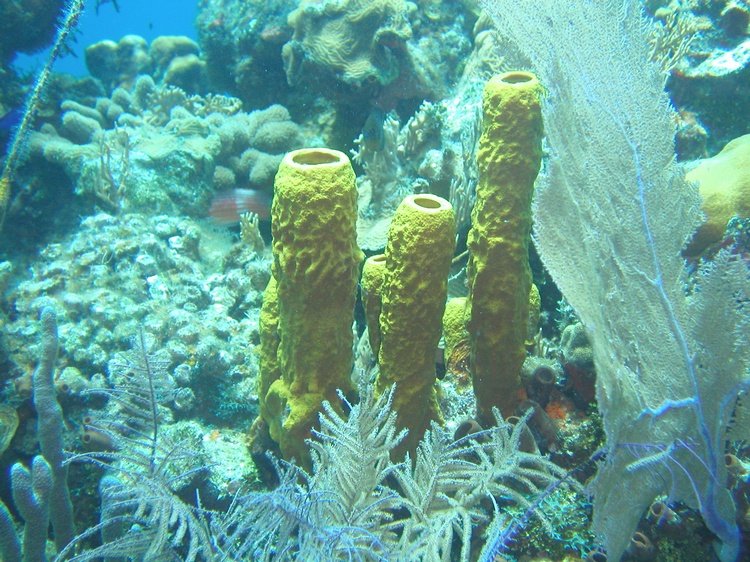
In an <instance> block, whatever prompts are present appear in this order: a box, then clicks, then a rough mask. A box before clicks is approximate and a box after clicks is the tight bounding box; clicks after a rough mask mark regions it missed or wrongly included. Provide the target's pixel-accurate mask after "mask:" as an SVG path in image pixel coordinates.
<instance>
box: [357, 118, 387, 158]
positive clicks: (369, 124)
mask: <svg viewBox="0 0 750 562" xmlns="http://www.w3.org/2000/svg"><path fill="white" fill-rule="evenodd" d="M384 123H385V113H383V111H382V110H380V109H378V108H377V107H376V108H375V109H373V110H372V111H371V112H370V115H368V116H367V120H366V121H365V126H364V127H363V128H362V144H363V145H364V146H366V147H367V148H368V149H369V150H372V151H373V152H374V151H376V150H383V146H385V132H384V131H383V124H384Z"/></svg>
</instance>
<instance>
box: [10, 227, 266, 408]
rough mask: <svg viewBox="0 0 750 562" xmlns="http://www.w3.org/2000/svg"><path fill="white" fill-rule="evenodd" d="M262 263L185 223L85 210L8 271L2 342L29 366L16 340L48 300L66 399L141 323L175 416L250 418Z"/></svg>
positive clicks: (30, 357) (95, 376)
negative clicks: (166, 361)
mask: <svg viewBox="0 0 750 562" xmlns="http://www.w3.org/2000/svg"><path fill="white" fill-rule="evenodd" d="M267 267H268V261H267V260H266V259H265V258H263V256H258V255H256V254H255V252H254V251H252V249H250V248H247V247H246V246H244V245H243V244H241V243H240V244H236V245H232V244H231V242H230V240H229V239H228V238H227V236H226V234H223V233H220V232H216V231H214V230H212V229H211V228H206V227H205V226H202V225H199V224H198V223H195V222H194V221H192V220H190V219H188V218H174V217H167V216H154V217H153V218H148V219H147V218H144V217H143V216H141V215H122V216H120V217H113V216H111V215H104V214H100V215H94V216H91V217H88V218H86V219H84V220H83V221H82V223H81V227H80V229H79V231H78V232H77V233H75V234H74V235H71V236H70V237H69V238H68V239H66V240H62V241H60V242H57V243H53V244H50V245H48V246H47V247H45V248H44V249H42V251H41V252H40V259H39V261H38V262H37V263H35V264H33V265H32V266H31V267H30V270H29V271H28V272H25V273H24V272H18V273H19V275H20V276H21V278H22V281H20V282H18V284H17V286H16V287H15V288H14V289H13V290H11V291H9V292H8V294H7V295H6V297H5V298H6V300H7V305H6V306H9V307H11V308H12V310H13V311H14V312H13V318H12V320H11V321H10V322H8V323H7V324H6V326H5V330H6V345H7V347H8V349H9V350H10V354H11V357H12V359H13V362H14V363H15V364H16V365H17V366H18V368H19V369H20V370H21V372H29V371H30V370H31V368H32V366H33V364H34V361H35V356H36V347H35V346H33V345H31V346H29V345H26V343H25V342H26V340H28V338H30V337H33V336H34V335H35V334H36V333H37V328H36V326H35V323H34V322H33V319H34V318H35V316H36V314H37V312H38V310H39V309H40V308H41V307H43V306H45V305H51V306H54V307H55V309H56V310H57V313H58V322H59V333H60V335H59V338H60V360H59V369H60V370H61V373H68V374H67V375H65V376H63V375H61V376H62V381H67V382H66V383H65V392H67V393H70V394H71V399H73V398H75V397H76V396H77V395H78V394H80V393H81V392H83V391H84V390H85V389H87V388H92V387H99V386H101V384H102V383H101V380H106V376H105V373H106V367H107V364H108V361H109V359H110V357H111V356H112V354H113V353H114V352H115V351H119V350H121V349H124V348H126V347H127V346H128V342H129V339H130V338H131V337H132V336H133V335H134V334H137V333H138V330H139V329H140V327H142V328H143V329H145V330H147V331H149V332H152V333H154V334H158V337H159V340H160V343H161V345H162V346H163V347H164V348H165V349H166V351H167V352H168V353H169V357H170V367H171V368H173V369H174V372H175V375H174V376H175V380H176V384H177V385H178V387H179V388H180V389H181V394H180V397H179V399H178V400H177V401H176V402H175V405H174V407H175V409H176V410H177V411H181V412H191V413H193V414H194V415H197V416H199V417H202V418H204V419H206V420H209V421H212V422H219V423H226V422H227V421H229V420H231V419H233V417H234V416H235V414H236V413H237V412H245V415H246V416H248V418H249V416H250V412H252V411H254V409H255V406H254V404H257V396H256V393H255V389H254V387H253V384H252V383H253V382H254V374H255V373H256V372H257V363H256V360H255V356H254V354H253V353H251V352H250V347H249V346H250V345H251V343H252V342H254V341H256V342H257V341H258V310H257V307H258V306H259V304H260V299H261V291H262V290H263V287H264V286H265V284H266V283H267V280H268V278H269V274H268V271H267ZM70 369H75V371H70ZM73 373H77V374H73ZM67 377H70V378H67ZM230 388H233V389H234V390H233V391H232V392H230V391H229V389H230ZM201 389H203V390H201ZM205 389H209V390H208V392H207V391H206V390H205ZM225 393H226V395H225ZM195 396H200V397H201V399H200V400H196V399H195ZM229 396H232V397H233V398H231V399H229V398H228V397H229ZM247 421H248V423H249V421H251V420H249V419H248V420H247Z"/></svg>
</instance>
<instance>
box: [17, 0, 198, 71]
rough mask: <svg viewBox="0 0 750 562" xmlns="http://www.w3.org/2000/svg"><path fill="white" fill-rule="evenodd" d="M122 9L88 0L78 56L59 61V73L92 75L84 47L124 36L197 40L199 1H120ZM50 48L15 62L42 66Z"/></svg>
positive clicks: (78, 39) (79, 33)
mask: <svg viewBox="0 0 750 562" xmlns="http://www.w3.org/2000/svg"><path fill="white" fill-rule="evenodd" d="M117 5H118V7H119V8H120V11H119V12H117V11H115V7H114V4H112V2H107V3H105V4H102V5H101V6H99V13H98V14H97V13H96V0H88V1H87V2H86V9H85V11H84V13H83V16H82V17H81V21H80V23H79V25H78V28H77V32H76V34H75V38H76V42H74V43H71V45H70V46H71V48H72V49H73V51H74V52H75V54H76V55H77V57H74V56H72V55H67V56H65V57H63V58H61V59H59V60H57V61H56V62H55V66H54V67H53V69H54V71H55V72H67V73H68V74H72V75H74V76H85V75H87V74H88V71H87V70H86V63H85V60H84V50H85V49H86V47H88V46H89V45H91V44H93V43H96V42H97V41H102V40H104V39H111V40H112V41H119V40H120V38H121V37H122V36H123V35H129V34H135V35H140V36H141V37H143V38H145V39H146V41H148V42H149V43H150V42H151V41H152V40H153V39H155V38H156V37H158V36H160V35H187V36H188V37H191V38H192V39H194V40H196V41H197V33H196V30H195V26H194V22H195V17H196V15H197V13H198V5H197V2H186V1H184V0H119V1H118V2H117ZM48 54H49V50H46V51H43V52H41V53H36V54H34V55H19V56H18V57H17V58H16V60H15V61H14V64H15V66H16V68H18V69H20V70H24V71H35V70H38V69H39V68H41V66H42V65H43V64H44V62H45V61H46V59H47V55H48Z"/></svg>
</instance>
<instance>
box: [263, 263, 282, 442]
mask: <svg viewBox="0 0 750 562" xmlns="http://www.w3.org/2000/svg"><path fill="white" fill-rule="evenodd" d="M258 324H259V326H258V327H259V332H260V353H259V354H258V363H259V366H260V367H259V370H260V377H259V379H258V399H259V402H260V415H261V416H262V417H263V419H265V420H266V421H269V418H270V417H271V416H270V415H269V414H268V411H267V410H266V394H267V393H268V389H269V388H270V387H271V384H273V382H274V381H276V380H278V379H280V378H281V369H279V361H278V351H279V333H278V327H279V294H278V291H277V287H276V278H275V277H274V276H273V275H272V276H271V279H269V280H268V285H266V290H265V291H264V292H263V304H262V305H261V307H260V318H259V321H258ZM276 421H278V420H276ZM279 426H280V424H278V423H276V425H275V426H271V425H270V423H269V431H270V432H271V435H272V437H273V439H274V440H275V441H278V439H279V434H280V427H279Z"/></svg>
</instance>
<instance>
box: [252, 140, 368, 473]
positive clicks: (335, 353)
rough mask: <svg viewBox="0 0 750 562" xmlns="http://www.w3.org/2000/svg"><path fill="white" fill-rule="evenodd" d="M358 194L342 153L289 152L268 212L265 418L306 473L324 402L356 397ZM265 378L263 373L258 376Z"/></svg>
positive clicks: (359, 255) (285, 450)
mask: <svg viewBox="0 0 750 562" xmlns="http://www.w3.org/2000/svg"><path fill="white" fill-rule="evenodd" d="M356 217H357V189H356V186H355V177H354V171H353V170H352V167H351V164H350V162H349V159H348V158H347V157H346V155H345V154H343V153H342V152H339V151H336V150H329V149H323V148H316V149H302V150H296V151H293V152H290V153H288V154H287V155H286V156H285V157H284V159H283V160H282V162H281V165H280V166H279V171H278V173H277V174H276V180H275V183H274V200H273V205H272V208H271V232H272V235H273V246H272V247H273V257H274V261H273V270H272V271H273V276H274V278H275V280H276V292H277V295H278V326H277V332H278V337H279V347H278V352H277V359H278V368H279V370H280V378H278V379H276V380H274V381H273V382H272V383H271V385H270V387H269V388H268V391H267V392H266V395H265V397H264V399H263V403H264V408H263V409H262V413H263V414H264V416H265V419H266V421H267V422H268V425H269V431H270V433H271V437H272V438H273V439H274V440H275V441H277V442H278V443H279V445H280V447H281V451H282V453H283V455H284V457H285V458H287V459H292V458H296V459H297V461H298V462H299V463H301V464H302V465H303V466H306V467H309V465H310V457H309V451H308V449H307V446H306V444H305V439H308V438H309V437H310V435H311V433H310V430H311V428H312V427H313V426H314V425H315V424H316V423H317V420H318V413H319V412H320V411H321V404H322V402H323V401H324V400H328V401H330V402H331V403H332V404H334V405H336V404H338V403H339V399H338V396H337V394H336V391H337V390H339V389H340V390H342V391H344V392H345V393H347V392H350V391H352V390H353V385H352V382H351V369H352V363H353V352H352V347H353V335H352V324H353V322H354V301H355V298H356V290H357V280H358V275H359V264H360V262H361V261H362V259H363V255H362V252H361V251H360V249H359V247H358V246H357V234H356V230H355V221H356ZM261 377H263V373H261Z"/></svg>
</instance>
